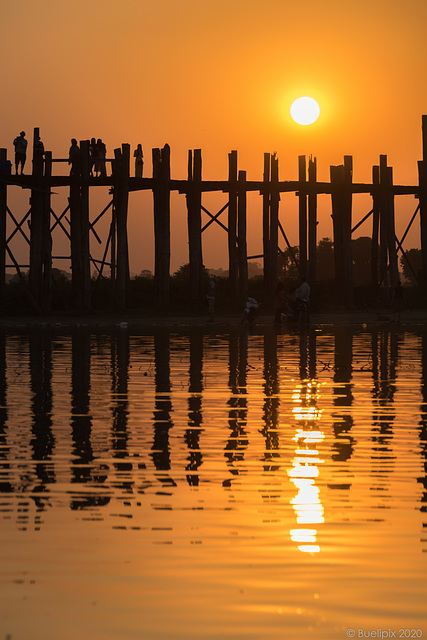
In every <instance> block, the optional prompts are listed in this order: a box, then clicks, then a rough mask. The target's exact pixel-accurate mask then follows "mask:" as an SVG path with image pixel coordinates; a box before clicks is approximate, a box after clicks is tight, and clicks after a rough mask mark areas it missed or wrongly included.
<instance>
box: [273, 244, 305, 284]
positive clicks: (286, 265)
mask: <svg viewBox="0 0 427 640" xmlns="http://www.w3.org/2000/svg"><path fill="white" fill-rule="evenodd" d="M292 254H293V255H294V256H295V259H296V260H297V262H298V259H299V247H297V246H295V247H292V251H291V250H290V249H289V247H288V248H287V249H285V251H283V252H282V253H279V255H278V257H277V277H278V278H279V279H280V280H294V281H298V280H299V278H300V275H299V270H298V267H297V265H296V264H295V262H294V258H293V257H292Z"/></svg>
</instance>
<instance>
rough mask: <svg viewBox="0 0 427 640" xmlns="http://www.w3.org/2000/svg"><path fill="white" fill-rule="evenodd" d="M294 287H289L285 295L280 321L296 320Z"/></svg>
mask: <svg viewBox="0 0 427 640" xmlns="http://www.w3.org/2000/svg"><path fill="white" fill-rule="evenodd" d="M296 290H297V289H296V287H295V286H292V287H290V288H289V291H288V293H287V294H286V296H285V308H284V311H283V313H282V316H281V318H282V321H284V322H293V321H294V320H296V319H297V318H296V311H297V301H296V298H295V293H296Z"/></svg>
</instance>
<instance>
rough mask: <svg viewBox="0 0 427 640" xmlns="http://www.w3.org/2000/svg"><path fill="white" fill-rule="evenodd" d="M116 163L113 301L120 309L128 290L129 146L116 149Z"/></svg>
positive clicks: (124, 302) (125, 145)
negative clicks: (115, 246) (114, 281)
mask: <svg viewBox="0 0 427 640" xmlns="http://www.w3.org/2000/svg"><path fill="white" fill-rule="evenodd" d="M114 154H115V157H116V159H118V160H119V162H118V166H117V169H118V176H117V180H118V181H117V191H118V192H117V198H116V224H117V229H116V232H117V280H116V290H115V299H116V300H117V302H118V303H119V305H120V306H121V307H122V308H125V307H126V306H127V303H128V298H129V290H130V273H129V247H128V232H127V219H128V205H129V171H130V146H129V145H128V144H123V145H122V148H121V150H120V149H116V150H115V152H114Z"/></svg>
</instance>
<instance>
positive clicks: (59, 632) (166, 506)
mask: <svg viewBox="0 0 427 640" xmlns="http://www.w3.org/2000/svg"><path fill="white" fill-rule="evenodd" d="M0 372H1V373H0V489H1V492H0V571H1V574H0V640H4V639H6V638H8V639H10V640H56V639H57V638H60V639H61V640H75V639H76V638H79V639H81V640H86V639H87V640H109V639H112V640H122V639H127V638H129V639H143V640H146V639H147V640H152V639H153V640H158V639H159V640H160V639H162V640H163V639H164V640H169V639H170V640H176V639H187V638H189V639H197V640H199V639H201V638H209V639H217V638H218V639H219V638H221V639H223V638H224V639H234V638H239V639H240V638H242V639H257V640H258V639H259V640H264V639H274V640H279V639H280V640H282V639H285V638H286V639H288V638H289V639H291V640H299V639H301V640H305V639H306V638H314V639H322V640H323V639H325V640H326V639H336V638H347V637H405V638H407V637H426V636H427V624H426V602H427V598H426V592H427V588H426V568H427V562H426V559H427V554H426V553H425V552H426V550H427V516H426V505H427V482H426V473H427V426H426V425H427V334H424V333H423V332H422V331H416V332H394V331H387V330H381V331H377V332H373V333H372V332H369V331H367V330H365V331H362V332H351V331H350V330H338V331H336V332H334V333H331V332H327V331H312V332H310V333H308V334H302V335H290V334H283V335H280V334H279V335H278V334H277V333H275V332H274V331H273V330H270V329H268V330H265V331H261V330H260V331H259V332H257V331H255V332H254V333H252V334H248V333H247V332H245V331H242V332H239V331H236V332H234V331H231V332H230V333H218V334H216V333H215V332H214V330H213V329H211V330H210V332H204V331H203V330H201V329H193V330H191V332H190V331H188V332H184V331H182V332H178V331H175V332H171V333H169V332H168V331H166V330H158V331H157V332H156V333H152V334H142V333H141V334H137V333H132V332H128V330H127V329H121V328H117V329H114V330H111V331H103V330H98V331H94V330H90V329H89V328H84V327H80V328H75V329H73V330H65V329H64V330H62V331H61V329H60V328H54V329H52V328H48V327H47V328H44V329H40V330H34V331H31V332H29V333H27V332H25V331H24V330H23V331H22V333H20V334H18V333H15V334H5V335H1V336H0ZM386 633H387V634H388V635H385V634H386ZM393 633H395V634H396V635H395V636H393V635H392V634H393ZM363 634H364V635H363ZM375 634H377V635H375ZM380 634H381V635H380Z"/></svg>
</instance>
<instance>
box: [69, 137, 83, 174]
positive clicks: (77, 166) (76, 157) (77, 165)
mask: <svg viewBox="0 0 427 640" xmlns="http://www.w3.org/2000/svg"><path fill="white" fill-rule="evenodd" d="M68 164H70V165H71V169H70V176H79V175H80V173H81V155H80V147H79V145H78V144H77V140H76V139H75V138H71V147H70V150H69V152H68Z"/></svg>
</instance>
